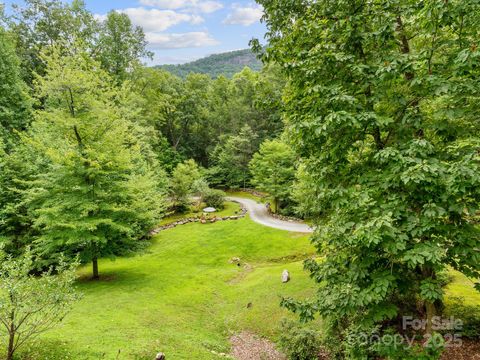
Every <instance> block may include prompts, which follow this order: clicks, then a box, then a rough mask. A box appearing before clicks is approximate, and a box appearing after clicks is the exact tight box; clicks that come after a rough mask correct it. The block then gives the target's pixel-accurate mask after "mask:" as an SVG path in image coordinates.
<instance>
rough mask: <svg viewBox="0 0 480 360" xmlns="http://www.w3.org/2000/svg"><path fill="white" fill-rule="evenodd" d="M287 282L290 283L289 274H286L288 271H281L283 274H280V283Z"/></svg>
mask: <svg viewBox="0 0 480 360" xmlns="http://www.w3.org/2000/svg"><path fill="white" fill-rule="evenodd" d="M289 281H290V273H289V272H288V270H283V272H282V282H283V283H287V282H289Z"/></svg>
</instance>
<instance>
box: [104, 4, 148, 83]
mask: <svg viewBox="0 0 480 360" xmlns="http://www.w3.org/2000/svg"><path fill="white" fill-rule="evenodd" d="M146 45H147V42H146V41H145V34H144V32H143V29H142V28H141V27H139V26H133V25H132V22H131V20H130V18H129V17H128V15H127V14H122V13H119V12H117V11H111V12H110V13H108V15H107V18H106V20H105V21H104V22H103V24H102V25H101V30H100V33H99V38H98V44H97V52H98V54H99V55H98V58H99V60H100V62H101V64H102V67H103V68H104V69H105V70H106V71H107V72H108V73H110V74H111V75H112V76H113V77H114V78H115V79H116V80H117V81H118V82H122V81H124V80H126V78H127V77H128V76H129V74H130V73H131V72H132V71H133V69H134V67H135V66H137V65H139V62H140V59H141V58H145V57H147V58H148V57H152V53H151V52H149V51H147V50H146Z"/></svg>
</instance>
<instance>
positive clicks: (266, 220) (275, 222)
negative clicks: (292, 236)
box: [227, 196, 313, 233]
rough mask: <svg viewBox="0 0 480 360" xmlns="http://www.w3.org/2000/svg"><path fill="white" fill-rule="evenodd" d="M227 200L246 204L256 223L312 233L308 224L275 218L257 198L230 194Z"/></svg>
mask: <svg viewBox="0 0 480 360" xmlns="http://www.w3.org/2000/svg"><path fill="white" fill-rule="evenodd" d="M227 200H230V201H235V202H238V203H240V204H242V205H243V206H245V207H246V208H247V210H248V212H249V214H250V218H251V219H252V220H253V221H255V222H256V223H259V224H262V225H265V226H269V227H271V228H275V229H280V230H286V231H292V232H300V233H312V232H313V229H312V228H311V227H310V226H308V225H307V224H304V223H300V222H294V221H284V220H279V219H275V218H274V217H272V216H271V215H270V214H269V212H268V211H267V208H266V207H265V205H264V204H259V203H257V202H256V201H255V200H251V199H245V198H241V197H236V196H228V197H227Z"/></svg>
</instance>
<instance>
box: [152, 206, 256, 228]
mask: <svg viewBox="0 0 480 360" xmlns="http://www.w3.org/2000/svg"><path fill="white" fill-rule="evenodd" d="M233 202H236V201H233ZM236 203H237V204H240V203H238V202H236ZM240 206H241V207H240V212H239V213H238V214H237V215H232V216H222V217H217V216H215V215H213V216H211V217H210V216H195V217H191V218H185V219H181V220H177V221H174V222H171V223H169V224H165V225H162V226H160V227H158V228H156V229H153V230H152V231H150V233H149V235H150V236H154V235H157V234H158V233H159V232H160V231H163V230H168V229H173V228H174V227H177V226H179V225H185V224H190V223H197V222H199V223H202V224H209V223H215V222H217V221H226V220H238V219H241V218H244V217H245V215H246V214H247V208H246V207H245V206H243V205H242V204H240Z"/></svg>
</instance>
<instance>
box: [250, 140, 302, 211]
mask: <svg viewBox="0 0 480 360" xmlns="http://www.w3.org/2000/svg"><path fill="white" fill-rule="evenodd" d="M250 172H251V173H252V184H253V185H255V187H256V188H257V189H259V190H262V191H266V192H267V193H268V194H270V195H271V196H272V197H273V201H274V205H275V207H274V209H275V211H276V212H278V211H279V210H280V209H281V208H283V207H285V206H288V205H289V202H291V201H290V200H291V192H292V186H293V181H294V179H295V153H294V152H293V151H292V149H291V147H290V146H289V145H288V144H286V143H285V142H283V141H281V140H277V139H276V140H267V141H265V142H264V143H262V145H260V150H259V151H258V152H257V153H256V154H255V155H253V159H252V161H251V162H250Z"/></svg>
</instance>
